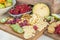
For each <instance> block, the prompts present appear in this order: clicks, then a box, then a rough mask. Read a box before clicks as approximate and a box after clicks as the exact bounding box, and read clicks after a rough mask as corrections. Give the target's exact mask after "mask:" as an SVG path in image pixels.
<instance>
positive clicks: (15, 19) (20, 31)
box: [0, 0, 60, 40]
mask: <svg viewBox="0 0 60 40" xmlns="http://www.w3.org/2000/svg"><path fill="white" fill-rule="evenodd" d="M11 1H12V0H11ZM7 2H9V3H10V0H8V1H7ZM1 4H2V3H1ZM2 5H3V4H2ZM9 6H10V5H9ZM1 8H3V6H1ZM4 8H5V7H4ZM50 8H51V7H49V6H48V5H47V4H45V3H43V2H42V3H41V2H40V3H37V4H35V5H32V4H25V3H21V4H18V5H15V6H14V7H13V8H11V9H10V10H9V11H8V12H7V13H5V14H4V15H2V16H1V17H0V29H2V30H4V31H6V32H8V33H10V34H12V35H15V36H18V37H19V38H22V39H23V40H37V38H38V37H40V36H41V35H42V34H43V33H44V34H46V35H48V36H50V37H52V38H54V39H57V40H59V36H58V35H59V34H60V14H53V13H51V9H50ZM46 29H47V30H46ZM45 30H46V31H45ZM55 36H57V37H55Z"/></svg>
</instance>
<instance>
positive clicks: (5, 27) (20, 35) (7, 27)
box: [0, 15, 46, 40]
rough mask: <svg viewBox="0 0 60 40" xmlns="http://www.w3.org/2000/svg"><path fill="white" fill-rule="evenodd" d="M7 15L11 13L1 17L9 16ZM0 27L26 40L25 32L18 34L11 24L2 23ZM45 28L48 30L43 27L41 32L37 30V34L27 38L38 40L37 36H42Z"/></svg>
mask: <svg viewBox="0 0 60 40" xmlns="http://www.w3.org/2000/svg"><path fill="white" fill-rule="evenodd" d="M7 16H9V15H3V16H1V17H0V19H1V18H3V17H7ZM0 29H2V30H4V31H6V32H8V33H10V34H12V35H15V36H17V37H20V38H22V39H23V40H26V39H24V37H23V34H18V33H16V32H14V31H13V30H12V28H11V27H10V26H8V25H4V24H0ZM44 30H46V28H45V29H43V30H42V31H40V32H36V36H34V37H32V38H30V39H27V40H37V38H38V37H40V36H41V35H42V34H43V32H44Z"/></svg>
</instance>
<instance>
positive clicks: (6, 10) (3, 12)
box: [0, 0, 16, 16]
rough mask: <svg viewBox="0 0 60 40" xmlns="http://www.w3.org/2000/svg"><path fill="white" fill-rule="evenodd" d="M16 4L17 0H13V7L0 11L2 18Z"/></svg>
mask: <svg viewBox="0 0 60 40" xmlns="http://www.w3.org/2000/svg"><path fill="white" fill-rule="evenodd" d="M15 4H16V0H13V4H12V6H9V7H6V8H2V9H0V16H1V15H3V14H5V13H6V12H8V10H10V9H11V8H12V7H14V5H15Z"/></svg>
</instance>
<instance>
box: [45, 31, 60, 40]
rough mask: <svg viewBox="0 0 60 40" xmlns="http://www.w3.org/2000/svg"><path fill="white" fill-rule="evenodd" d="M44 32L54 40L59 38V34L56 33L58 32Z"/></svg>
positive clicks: (59, 39)
mask: <svg viewBox="0 0 60 40" xmlns="http://www.w3.org/2000/svg"><path fill="white" fill-rule="evenodd" d="M44 34H45V35H47V36H49V37H51V38H53V39H55V40H60V35H58V34H50V33H48V32H47V30H46V31H45V32H44Z"/></svg>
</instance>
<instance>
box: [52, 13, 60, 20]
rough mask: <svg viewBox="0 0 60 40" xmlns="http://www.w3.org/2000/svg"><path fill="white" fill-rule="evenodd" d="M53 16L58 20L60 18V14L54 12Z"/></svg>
mask: <svg viewBox="0 0 60 40" xmlns="http://www.w3.org/2000/svg"><path fill="white" fill-rule="evenodd" d="M52 16H53V17H54V18H55V19H57V20H60V14H52Z"/></svg>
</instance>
